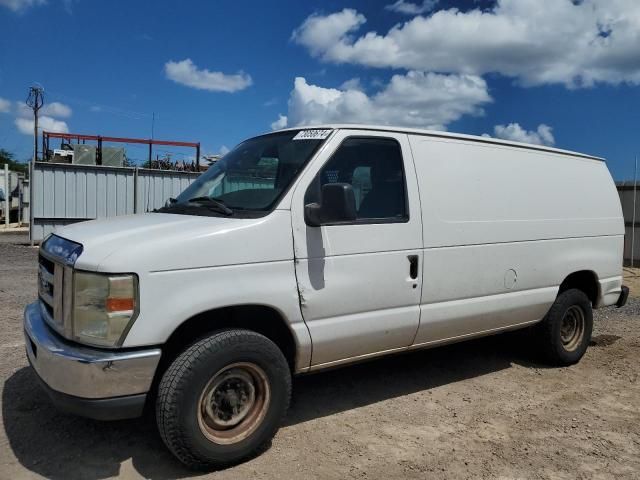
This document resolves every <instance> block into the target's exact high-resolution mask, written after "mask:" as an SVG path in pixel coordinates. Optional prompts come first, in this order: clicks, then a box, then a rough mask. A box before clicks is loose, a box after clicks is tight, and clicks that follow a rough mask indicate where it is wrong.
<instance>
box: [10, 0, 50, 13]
mask: <svg viewBox="0 0 640 480" xmlns="http://www.w3.org/2000/svg"><path fill="white" fill-rule="evenodd" d="M45 3H47V0H0V6H3V7H7V8H8V9H9V10H12V11H14V12H22V11H24V10H26V9H27V8H29V7H35V6H38V5H44V4H45Z"/></svg>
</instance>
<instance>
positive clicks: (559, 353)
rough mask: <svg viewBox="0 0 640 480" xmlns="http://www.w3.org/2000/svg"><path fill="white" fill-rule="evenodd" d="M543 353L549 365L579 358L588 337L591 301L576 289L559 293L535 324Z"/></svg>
mask: <svg viewBox="0 0 640 480" xmlns="http://www.w3.org/2000/svg"><path fill="white" fill-rule="evenodd" d="M537 329H538V335H539V337H540V340H541V348H542V353H543V354H544V357H545V358H546V360H547V361H548V362H549V363H551V364H552V365H558V366H566V365H573V364H574V363H577V362H578V361H580V359H581V358H582V356H583V355H584V354H585V352H586V350H587V347H588V346H589V342H590V341H591V331H592V330H593V311H592V309H591V301H590V300H589V298H588V297H587V296H586V295H585V293H584V292H583V291H581V290H578V289H575V288H573V289H569V290H565V291H564V292H562V293H560V294H559V295H558V297H557V298H556V301H555V302H554V303H553V305H552V306H551V308H550V309H549V312H548V313H547V315H546V316H545V317H544V319H543V320H542V322H541V323H540V324H539V325H537Z"/></svg>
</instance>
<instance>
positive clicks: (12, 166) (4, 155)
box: [0, 148, 29, 173]
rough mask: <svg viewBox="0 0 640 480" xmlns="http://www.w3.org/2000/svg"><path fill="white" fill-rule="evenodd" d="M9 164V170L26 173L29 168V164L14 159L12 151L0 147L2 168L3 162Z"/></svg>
mask: <svg viewBox="0 0 640 480" xmlns="http://www.w3.org/2000/svg"><path fill="white" fill-rule="evenodd" d="M5 163H8V164H9V170H13V171H14V172H21V173H27V171H28V170H29V165H28V164H26V163H23V162H18V161H17V160H16V159H15V156H14V154H13V153H12V152H10V151H8V150H5V149H4V148H0V165H2V166H3V167H2V168H4V164H5Z"/></svg>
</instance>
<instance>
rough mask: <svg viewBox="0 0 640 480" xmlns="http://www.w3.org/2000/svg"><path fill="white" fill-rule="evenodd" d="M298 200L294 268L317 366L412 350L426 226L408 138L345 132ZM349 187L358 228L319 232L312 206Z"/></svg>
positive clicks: (302, 185)
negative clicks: (326, 188)
mask: <svg viewBox="0 0 640 480" xmlns="http://www.w3.org/2000/svg"><path fill="white" fill-rule="evenodd" d="M329 142H330V144H329V145H328V146H327V148H324V149H323V150H322V152H321V154H320V155H319V157H318V158H316V160H315V161H314V163H313V165H311V166H310V168H309V169H307V171H306V172H305V174H304V175H303V178H302V179H301V181H300V182H299V183H298V186H297V187H296V190H295V192H294V194H293V199H292V200H293V202H292V221H293V233H294V247H295V268H296V276H297V280H298V289H299V296H300V304H301V310H302V315H303V317H304V320H305V322H306V324H307V326H308V328H309V332H310V334H311V339H312V343H313V353H312V360H311V366H312V368H313V367H319V366H325V365H327V364H334V363H341V362H345V361H350V360H353V359H357V358H359V357H366V356H370V355H374V354H377V353H380V352H385V351H389V350H395V349H402V348H404V347H407V346H409V345H411V343H412V342H413V339H414V337H415V335H416V332H417V329H418V325H419V322H420V309H419V302H420V295H421V291H422V257H423V255H422V223H421V213H420V209H419V205H420V203H419V198H418V187H417V182H416V177H415V171H414V166H413V161H412V157H411V152H410V149H409V144H408V139H407V136H406V135H405V134H400V133H390V132H371V131H358V130H346V131H345V130H340V131H338V132H337V133H336V134H335V135H334V136H333V137H332V138H331V139H330V140H329ZM326 183H348V184H350V185H351V186H352V188H353V191H354V193H355V197H356V210H357V218H356V220H355V221H353V222H349V223H342V224H337V225H336V224H334V225H323V226H318V227H311V226H308V225H307V224H306V223H305V216H304V206H305V205H306V204H309V203H313V202H321V198H320V197H321V187H322V185H324V184H326Z"/></svg>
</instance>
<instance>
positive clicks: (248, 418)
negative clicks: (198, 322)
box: [156, 330, 291, 469]
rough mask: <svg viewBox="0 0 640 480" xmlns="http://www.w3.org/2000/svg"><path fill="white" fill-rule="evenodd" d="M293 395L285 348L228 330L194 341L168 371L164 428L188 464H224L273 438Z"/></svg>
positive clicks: (160, 409) (161, 397)
mask: <svg viewBox="0 0 640 480" xmlns="http://www.w3.org/2000/svg"><path fill="white" fill-rule="evenodd" d="M290 396H291V373H290V371H289V366H288V364H287V361H286V360H285V358H284V356H283V355H282V352H281V351H280V349H279V348H278V347H277V346H276V345H275V344H274V343H273V342H272V341H271V340H269V339H268V338H266V337H264V336H263V335H260V334H258V333H256V332H252V331H249V330H225V331H221V332H217V333H215V334H213V335H211V336H210V337H207V338H204V339H202V340H200V341H198V342H196V343H194V344H193V345H191V346H190V347H189V348H187V349H186V350H185V351H184V352H183V353H182V354H180V355H179V356H178V358H176V359H175V360H174V362H173V363H172V364H171V365H170V366H169V368H168V369H167V371H166V372H165V374H164V375H163V377H162V380H161V381H160V385H159V389H158V398H157V401H156V417H157V421H158V428H159V430H160V435H161V436H162V439H163V440H164V443H165V444H166V445H167V447H169V449H170V450H171V451H172V452H173V454H174V455H175V456H176V457H177V458H178V459H179V460H180V461H181V462H182V463H184V464H185V465H187V466H188V467H190V468H194V469H206V468H212V467H222V466H225V465H229V464H233V463H237V462H239V461H240V460H243V459H245V458H247V457H250V456H252V455H254V454H255V453H257V452H258V451H259V450H260V449H261V448H263V447H264V445H265V444H266V443H268V442H269V440H271V438H272V437H273V436H274V435H275V433H276V431H277V430H278V427H279V425H280V422H281V421H282V419H283V417H284V415H285V413H286V411H287V408H288V406H289V399H290Z"/></svg>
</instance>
